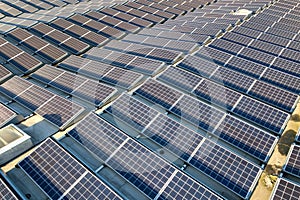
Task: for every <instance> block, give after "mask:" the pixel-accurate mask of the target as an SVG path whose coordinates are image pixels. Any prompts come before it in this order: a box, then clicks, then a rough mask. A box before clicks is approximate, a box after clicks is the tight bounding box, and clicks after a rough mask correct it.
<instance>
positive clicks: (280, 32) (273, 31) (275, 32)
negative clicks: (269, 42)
mask: <svg viewBox="0 0 300 200" xmlns="http://www.w3.org/2000/svg"><path fill="white" fill-rule="evenodd" d="M266 33H269V34H272V35H276V36H279V37H283V38H287V39H289V40H292V39H293V38H294V37H295V35H296V34H295V33H293V32H290V31H287V30H283V29H278V28H273V27H271V28H269V29H268V30H267V31H266Z"/></svg>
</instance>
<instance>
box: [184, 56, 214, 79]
mask: <svg viewBox="0 0 300 200" xmlns="http://www.w3.org/2000/svg"><path fill="white" fill-rule="evenodd" d="M178 67H180V68H182V69H185V70H188V71H190V72H193V73H194V74H197V75H200V76H203V77H210V76H211V75H212V73H213V72H214V71H215V70H216V69H217V68H218V65H216V64H215V63H214V62H210V61H207V60H204V59H202V58H199V57H197V56H190V55H188V56H186V57H185V58H184V60H182V61H181V62H180V63H179V64H178Z"/></svg>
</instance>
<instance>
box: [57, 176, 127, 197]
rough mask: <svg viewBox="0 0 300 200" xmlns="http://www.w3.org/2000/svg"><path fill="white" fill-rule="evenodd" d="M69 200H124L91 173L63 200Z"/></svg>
mask: <svg viewBox="0 0 300 200" xmlns="http://www.w3.org/2000/svg"><path fill="white" fill-rule="evenodd" d="M68 199H111V200H121V199H122V198H121V197H120V196H119V195H117V194H116V193H115V192H114V191H113V190H112V189H110V188H109V187H108V186H107V185H106V184H104V183H103V182H102V181H100V180H99V179H98V178H97V177H95V176H94V175H92V174H91V173H90V172H89V173H87V174H86V175H85V176H84V177H83V178H82V179H80V180H79V181H78V183H77V184H76V185H75V186H74V187H73V188H72V189H71V190H70V191H68V192H67V193H66V194H65V195H64V197H63V198H62V200H68Z"/></svg>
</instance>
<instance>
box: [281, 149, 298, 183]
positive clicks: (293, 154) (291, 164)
mask: <svg viewBox="0 0 300 200" xmlns="http://www.w3.org/2000/svg"><path fill="white" fill-rule="evenodd" d="M283 170H284V171H285V172H287V173H289V174H291V175H293V176H296V177H299V178H300V146H299V145H295V144H294V145H292V146H291V148H290V150H289V153H288V155H287V160H286V163H285V165H284V167H283Z"/></svg>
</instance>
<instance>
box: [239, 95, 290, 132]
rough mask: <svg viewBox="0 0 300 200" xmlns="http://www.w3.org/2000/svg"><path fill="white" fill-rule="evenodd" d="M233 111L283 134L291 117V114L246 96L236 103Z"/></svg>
mask: <svg viewBox="0 0 300 200" xmlns="http://www.w3.org/2000/svg"><path fill="white" fill-rule="evenodd" d="M233 113H235V114H237V115H239V116H241V117H243V118H245V119H248V120H250V121H253V122H254V123H256V124H258V125H260V126H261V127H263V128H266V129H268V130H271V131H273V132H275V133H277V134H281V132H282V131H283V129H284V128H285V125H286V123H287V120H288V119H289V114H287V113H285V112H282V111H280V110H278V109H276V108H273V107H271V106H268V105H266V104H262V103H260V102H259V101H256V100H254V99H251V98H248V97H245V96H244V97H243V98H242V99H241V100H240V101H239V103H238V104H237V105H236V107H235V108H234V110H233Z"/></svg>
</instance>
